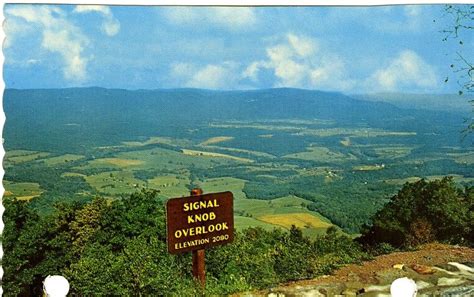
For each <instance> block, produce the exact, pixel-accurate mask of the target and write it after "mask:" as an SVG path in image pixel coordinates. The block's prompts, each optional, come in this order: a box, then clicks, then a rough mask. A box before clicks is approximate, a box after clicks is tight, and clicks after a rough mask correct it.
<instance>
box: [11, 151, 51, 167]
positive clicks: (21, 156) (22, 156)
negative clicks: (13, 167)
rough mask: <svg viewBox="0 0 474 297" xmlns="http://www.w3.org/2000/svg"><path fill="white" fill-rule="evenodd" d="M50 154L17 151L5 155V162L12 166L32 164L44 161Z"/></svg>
mask: <svg viewBox="0 0 474 297" xmlns="http://www.w3.org/2000/svg"><path fill="white" fill-rule="evenodd" d="M49 155H50V153H46V152H35V151H25V150H17V151H11V152H7V153H6V154H5V162H6V163H7V164H8V163H11V164H19V163H25V162H30V161H33V160H37V159H42V158H45V157H47V156H49Z"/></svg>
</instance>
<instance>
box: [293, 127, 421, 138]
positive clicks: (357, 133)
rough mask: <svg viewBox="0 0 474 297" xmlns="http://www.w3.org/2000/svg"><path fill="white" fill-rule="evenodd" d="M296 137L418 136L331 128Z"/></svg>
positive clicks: (369, 129)
mask: <svg viewBox="0 0 474 297" xmlns="http://www.w3.org/2000/svg"><path fill="white" fill-rule="evenodd" d="M294 135H298V136H318V137H329V136H338V135H342V136H348V137H349V136H350V137H380V136H400V137H402V136H416V132H397V131H386V130H381V129H373V128H329V129H302V130H301V131H299V132H298V133H295V134H294Z"/></svg>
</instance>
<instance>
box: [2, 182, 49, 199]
mask: <svg viewBox="0 0 474 297" xmlns="http://www.w3.org/2000/svg"><path fill="white" fill-rule="evenodd" d="M3 186H4V188H5V194H4V195H5V196H6V197H9V196H15V197H17V198H18V199H19V200H30V199H32V198H34V197H38V196H39V195H40V194H41V193H42V192H43V190H41V188H40V185H39V184H38V183H12V182H9V181H5V180H4V181H3Z"/></svg>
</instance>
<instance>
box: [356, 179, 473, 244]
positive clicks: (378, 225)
mask: <svg viewBox="0 0 474 297" xmlns="http://www.w3.org/2000/svg"><path fill="white" fill-rule="evenodd" d="M473 219H474V189H473V188H472V187H471V188H465V189H464V190H461V189H459V188H458V187H457V186H456V184H455V183H454V181H453V179H452V178H451V177H445V178H443V179H441V180H435V181H429V182H428V181H426V180H423V179H422V180H420V181H417V182H415V183H407V184H405V185H404V186H403V188H402V189H401V190H400V191H398V193H397V194H396V195H395V196H393V197H392V198H391V200H390V202H388V203H387V204H386V205H385V206H384V207H383V208H382V209H381V210H380V211H378V212H377V213H376V214H375V215H374V217H373V219H372V226H370V227H368V226H366V227H365V228H364V230H363V232H362V236H361V238H359V241H361V242H362V243H364V244H368V245H372V246H376V245H377V244H381V243H389V244H391V245H393V246H395V247H409V246H412V245H416V244H421V243H425V242H429V241H432V240H437V241H442V242H448V243H459V244H468V245H472V244H474V241H473V235H472V234H473V233H474V228H473V225H472V222H473ZM415 239H416V240H415Z"/></svg>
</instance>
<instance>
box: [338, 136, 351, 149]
mask: <svg viewBox="0 0 474 297" xmlns="http://www.w3.org/2000/svg"><path fill="white" fill-rule="evenodd" d="M339 143H340V144H341V145H342V146H345V147H348V146H351V139H350V137H344V139H342V140H341V141H339Z"/></svg>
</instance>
